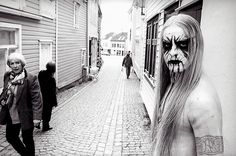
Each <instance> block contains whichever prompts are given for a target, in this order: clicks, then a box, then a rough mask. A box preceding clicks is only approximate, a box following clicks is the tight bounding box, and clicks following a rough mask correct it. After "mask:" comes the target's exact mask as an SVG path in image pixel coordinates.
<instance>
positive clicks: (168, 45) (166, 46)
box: [162, 41, 172, 51]
mask: <svg viewBox="0 0 236 156" xmlns="http://www.w3.org/2000/svg"><path fill="white" fill-rule="evenodd" d="M162 46H163V49H164V50H165V51H170V50H171V48H172V42H171V41H170V42H169V41H163V42H162Z"/></svg>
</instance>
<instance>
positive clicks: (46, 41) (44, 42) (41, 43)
mask: <svg viewBox="0 0 236 156" xmlns="http://www.w3.org/2000/svg"><path fill="white" fill-rule="evenodd" d="M42 45H49V56H50V58H49V59H47V60H48V61H52V60H53V57H52V45H53V41H52V40H39V71H40V70H45V69H46V64H44V65H43V63H44V62H43V55H42Z"/></svg>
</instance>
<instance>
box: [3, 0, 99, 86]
mask: <svg viewBox="0 0 236 156" xmlns="http://www.w3.org/2000/svg"><path fill="white" fill-rule="evenodd" d="M99 3H100V1H97V0H91V1H87V0H63V1H61V0H17V1H15V0H1V1H0V61H1V62H0V71H1V73H4V72H5V71H6V70H8V67H7V66H6V58H7V56H8V55H9V54H10V53H12V52H20V53H22V54H23V55H24V56H25V58H26V61H27V65H26V69H27V70H28V71H29V72H31V73H33V74H35V75H37V74H38V72H39V71H40V70H43V69H45V65H46V63H47V62H48V61H50V60H52V61H54V62H56V67H57V71H56V74H55V77H56V82H57V86H58V88H62V87H64V86H66V85H69V84H71V83H72V82H74V81H76V80H79V79H81V78H82V76H83V75H82V74H83V67H85V66H89V63H91V62H92V63H96V59H97V54H98V52H97V49H98V48H97V47H98V42H97V41H99V38H100V36H99V33H100V28H99V26H100V27H101V18H102V16H101V15H102V12H101V10H100V9H99V8H100V6H99ZM89 10H90V11H89ZM94 18H95V19H94ZM89 21H90V22H89ZM91 22H92V24H91ZM89 38H96V39H95V40H92V41H91V42H93V43H94V44H92V46H90V45H91V44H89V43H91V42H90V40H89ZM91 49H93V50H92V53H93V55H92V57H91V58H92V59H91V62H89V58H90V56H91V55H89V54H90V53H91ZM89 50H90V53H89ZM2 79H3V75H0V88H1V87H2V83H3V82H2Z"/></svg>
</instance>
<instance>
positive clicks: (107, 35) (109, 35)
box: [104, 32, 114, 40]
mask: <svg viewBox="0 0 236 156" xmlns="http://www.w3.org/2000/svg"><path fill="white" fill-rule="evenodd" d="M113 35H114V32H110V33H108V34H106V35H105V37H104V40H107V39H109V38H110V37H112V36H113Z"/></svg>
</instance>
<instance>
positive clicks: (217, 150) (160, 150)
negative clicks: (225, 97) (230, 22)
mask: <svg viewBox="0 0 236 156" xmlns="http://www.w3.org/2000/svg"><path fill="white" fill-rule="evenodd" d="M202 57H203V37H202V32H201V29H200V26H199V24H198V22H197V21H196V20H195V19H194V18H192V17H190V16H188V15H183V14H178V15H175V16H172V17H171V18H169V19H168V20H167V21H166V23H165V24H164V27H163V30H162V33H161V61H160V94H159V96H158V97H159V99H158V104H157V105H156V108H155V112H154V123H153V127H152V139H153V144H152V155H154V156H200V155H201V156H202V155H204V156H206V155H214V156H221V155H223V153H224V146H223V136H222V110H221V104H220V100H219V97H218V94H217V92H216V90H215V89H214V87H213V85H212V84H211V83H210V80H209V79H208V78H207V76H206V74H205V73H204V72H203V71H202V59H203V58H202Z"/></svg>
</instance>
